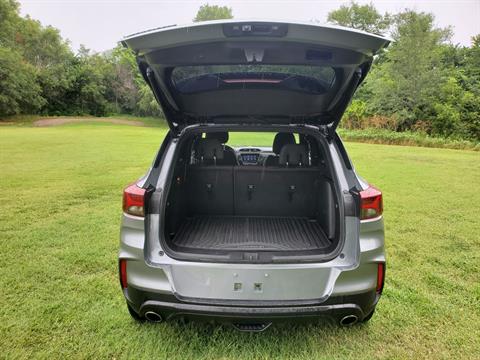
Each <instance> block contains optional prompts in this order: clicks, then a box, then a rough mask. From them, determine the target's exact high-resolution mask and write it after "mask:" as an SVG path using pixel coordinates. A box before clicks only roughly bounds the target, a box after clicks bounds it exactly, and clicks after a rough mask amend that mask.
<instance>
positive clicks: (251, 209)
mask: <svg viewBox="0 0 480 360" xmlns="http://www.w3.org/2000/svg"><path fill="white" fill-rule="evenodd" d="M319 175H320V174H319V171H318V169H317V168H295V169H289V168H278V167H277V168H268V167H260V168H259V167H248V166H239V167H236V168H234V186H235V209H234V210H235V214H236V215H250V216H295V217H315V216H316V213H317V197H318V178H319Z"/></svg>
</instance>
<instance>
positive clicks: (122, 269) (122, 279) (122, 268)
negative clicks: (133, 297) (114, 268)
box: [118, 259, 127, 289]
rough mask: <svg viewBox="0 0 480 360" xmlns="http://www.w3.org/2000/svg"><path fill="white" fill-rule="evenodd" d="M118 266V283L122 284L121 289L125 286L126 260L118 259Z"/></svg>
mask: <svg viewBox="0 0 480 360" xmlns="http://www.w3.org/2000/svg"><path fill="white" fill-rule="evenodd" d="M118 268H119V272H120V285H122V289H126V288H127V260H125V259H120V261H119V263H118Z"/></svg>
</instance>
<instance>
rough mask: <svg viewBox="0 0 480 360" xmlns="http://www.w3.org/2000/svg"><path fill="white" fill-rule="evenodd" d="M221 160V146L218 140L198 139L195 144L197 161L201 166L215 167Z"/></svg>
mask: <svg viewBox="0 0 480 360" xmlns="http://www.w3.org/2000/svg"><path fill="white" fill-rule="evenodd" d="M221 159H223V146H222V144H221V143H220V141H218V139H200V140H199V141H198V144H197V160H199V161H200V164H203V165H216V164H217V160H221Z"/></svg>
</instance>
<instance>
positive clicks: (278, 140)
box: [272, 133, 295, 155]
mask: <svg viewBox="0 0 480 360" xmlns="http://www.w3.org/2000/svg"><path fill="white" fill-rule="evenodd" d="M287 144H295V137H294V136H293V134H292V133H278V134H277V135H275V139H273V146H272V150H273V152H274V153H275V154H277V155H278V154H280V151H281V150H282V148H283V147H284V146H285V145H287Z"/></svg>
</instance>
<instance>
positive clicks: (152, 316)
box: [145, 311, 163, 323]
mask: <svg viewBox="0 0 480 360" xmlns="http://www.w3.org/2000/svg"><path fill="white" fill-rule="evenodd" d="M145 319H147V320H148V321H151V322H157V323H158V322H162V320H163V319H162V316H161V315H160V314H157V313H156V312H154V311H147V312H146V313H145Z"/></svg>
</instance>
